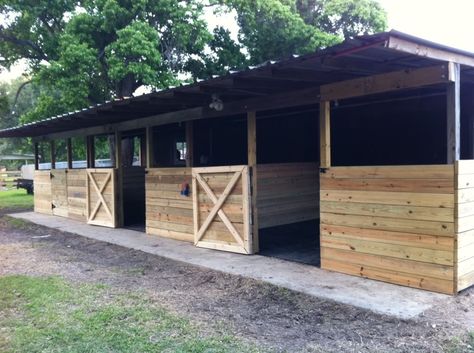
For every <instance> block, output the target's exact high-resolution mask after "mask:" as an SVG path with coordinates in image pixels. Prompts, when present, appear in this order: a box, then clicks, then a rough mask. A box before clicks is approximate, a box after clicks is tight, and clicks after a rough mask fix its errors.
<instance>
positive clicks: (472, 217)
mask: <svg viewBox="0 0 474 353" xmlns="http://www.w3.org/2000/svg"><path fill="white" fill-rule="evenodd" d="M456 176H457V183H456V206H457V217H456V237H457V248H456V268H455V271H456V275H457V283H456V284H457V291H461V290H463V289H465V288H467V287H469V286H471V285H473V284H474V161H473V160H461V161H458V162H456Z"/></svg>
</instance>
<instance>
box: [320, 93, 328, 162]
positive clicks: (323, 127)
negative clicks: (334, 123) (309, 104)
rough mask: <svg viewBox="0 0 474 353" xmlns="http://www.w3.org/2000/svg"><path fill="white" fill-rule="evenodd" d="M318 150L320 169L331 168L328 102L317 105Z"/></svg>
mask: <svg viewBox="0 0 474 353" xmlns="http://www.w3.org/2000/svg"><path fill="white" fill-rule="evenodd" d="M319 148H320V163H319V164H320V167H321V168H329V167H330V166H331V105H330V102H329V101H321V103H320V104H319Z"/></svg>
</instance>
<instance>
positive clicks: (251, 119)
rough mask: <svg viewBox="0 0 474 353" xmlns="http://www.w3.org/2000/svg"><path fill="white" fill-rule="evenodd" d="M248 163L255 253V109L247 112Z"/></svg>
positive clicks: (256, 226) (255, 250) (257, 240)
mask: <svg viewBox="0 0 474 353" xmlns="http://www.w3.org/2000/svg"><path fill="white" fill-rule="evenodd" d="M247 164H248V166H249V168H250V182H251V187H250V193H251V198H250V200H251V205H250V208H251V212H252V216H251V217H250V219H251V221H252V224H251V230H252V250H253V253H257V252H258V251H259V238H258V207H257V192H258V189H257V114H256V112H255V111H251V112H248V113H247Z"/></svg>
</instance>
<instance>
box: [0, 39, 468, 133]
mask: <svg viewBox="0 0 474 353" xmlns="http://www.w3.org/2000/svg"><path fill="white" fill-rule="evenodd" d="M390 37H397V38H402V39H405V40H408V41H411V42H414V43H417V44H419V45H420V46H421V45H423V46H428V47H431V48H436V49H439V50H443V51H447V52H449V53H453V54H459V55H464V56H468V57H470V58H474V54H473V53H469V52H466V51H463V50H459V49H455V48H451V47H447V46H444V45H440V44H437V43H434V42H430V41H427V40H424V39H421V38H417V37H413V36H410V35H407V34H405V33H401V32H398V31H390V32H383V33H378V34H374V35H365V36H360V37H357V38H353V39H348V40H346V41H344V42H342V43H341V44H338V45H335V46H333V47H329V48H326V49H323V50H319V51H316V52H314V53H310V54H306V55H301V56H299V55H293V56H291V57H290V58H287V59H283V60H279V61H266V62H264V63H262V64H260V65H258V66H255V67H248V68H246V69H245V70H240V71H232V70H230V71H228V72H227V74H225V75H222V76H213V77H212V78H210V79H207V80H197V82H195V83H187V84H182V85H180V86H178V87H169V88H167V89H163V90H156V91H155V92H152V93H147V94H143V95H140V96H136V97H127V98H122V99H114V100H112V101H107V102H105V103H103V104H96V105H92V106H90V107H88V108H84V109H82V110H76V111H73V112H69V113H66V114H61V115H57V116H54V117H49V118H46V119H44V120H41V121H38V122H34V123H28V124H24V125H21V126H16V127H12V128H8V129H4V130H1V131H0V137H37V136H42V135H47V134H50V133H56V132H63V131H70V130H76V129H80V128H86V127H93V126H101V125H107V124H113V123H118V122H123V121H127V120H133V119H139V118H145V117H148V116H153V115H158V114H161V113H167V112H173V111H179V110H184V109H190V108H196V107H207V105H208V104H209V103H210V102H211V100H212V95H213V94H218V95H219V97H221V98H222V99H223V100H225V101H226V102H229V101H237V100H244V99H247V98H251V97H258V96H259V95H269V94H274V93H281V92H285V91H288V90H296V89H303V88H309V87H318V86H319V85H321V84H324V83H328V82H334V81H338V80H341V79H348V78H355V77H360V76H364V75H370V74H374V73H379V72H384V71H389V70H393V69H396V68H406V67H409V68H410V67H421V66H425V65H429V64H430V63H432V61H433V60H431V59H428V58H425V57H423V56H417V55H410V54H407V53H403V52H397V51H396V50H390V49H387V48H386V47H385V45H386V43H387V40H388V39H389V38H390ZM331 60H332V61H333V63H331ZM278 70H280V71H278ZM281 70H287V71H288V74H287V75H286V76H284V75H280V76H279V77H278V76H276V75H275V76H274V75H273V73H274V72H280V73H281V72H282V71H281ZM291 70H293V72H294V73H297V72H299V73H300V74H301V79H300V80H298V79H297V77H296V76H293V77H292V75H291V73H292V71H291ZM298 70H299V71H298ZM306 73H307V74H306ZM311 78H312V80H311Z"/></svg>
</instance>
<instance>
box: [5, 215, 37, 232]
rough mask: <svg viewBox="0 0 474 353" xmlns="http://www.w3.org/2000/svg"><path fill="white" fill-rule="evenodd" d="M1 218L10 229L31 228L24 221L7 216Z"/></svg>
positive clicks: (28, 223) (29, 223) (29, 224)
mask: <svg viewBox="0 0 474 353" xmlns="http://www.w3.org/2000/svg"><path fill="white" fill-rule="evenodd" d="M2 218H3V220H4V221H5V222H6V223H7V224H8V225H9V226H10V227H12V228H17V229H28V228H29V227H30V226H31V222H28V221H25V220H24V219H20V218H13V217H9V216H3V217H2Z"/></svg>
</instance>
